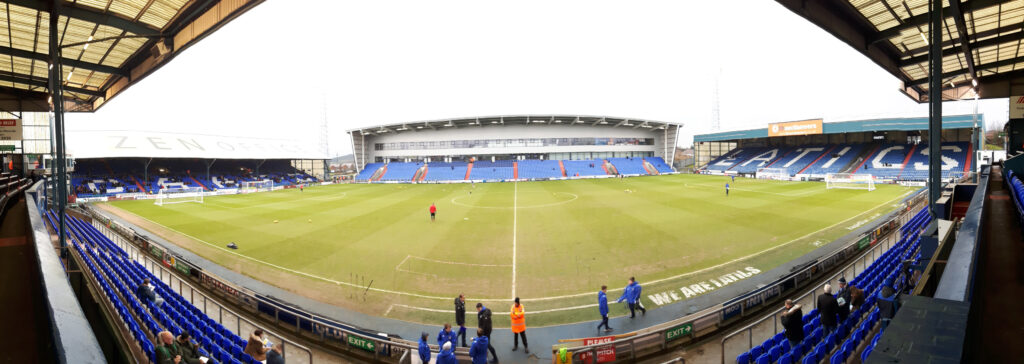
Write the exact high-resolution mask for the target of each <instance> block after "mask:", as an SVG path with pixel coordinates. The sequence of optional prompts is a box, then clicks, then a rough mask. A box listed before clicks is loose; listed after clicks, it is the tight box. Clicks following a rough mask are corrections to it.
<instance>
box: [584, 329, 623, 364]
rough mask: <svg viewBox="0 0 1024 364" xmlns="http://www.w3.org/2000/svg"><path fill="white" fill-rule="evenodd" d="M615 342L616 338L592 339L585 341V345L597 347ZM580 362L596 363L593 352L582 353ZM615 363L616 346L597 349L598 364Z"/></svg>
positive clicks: (586, 363)
mask: <svg viewBox="0 0 1024 364" xmlns="http://www.w3.org/2000/svg"><path fill="white" fill-rule="evenodd" d="M613 340H615V337H614V336H605V337H590V338H586V339H583V345H597V344H604V343H610V342H612V341H613ZM580 360H581V361H583V363H584V364H591V363H593V362H594V358H593V352H592V351H585V352H582V353H580ZM613 361H615V345H607V346H602V347H599V348H597V362H598V363H610V362H613Z"/></svg>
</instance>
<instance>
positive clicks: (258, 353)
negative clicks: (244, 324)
mask: <svg viewBox="0 0 1024 364" xmlns="http://www.w3.org/2000/svg"><path fill="white" fill-rule="evenodd" d="M268 350H270V349H269V348H267V346H266V345H265V344H264V343H263V330H262V329H256V331H253V333H252V335H249V342H248V343H246V344H245V350H244V352H245V353H246V354H249V356H251V357H252V358H253V359H256V361H266V360H267V351H268Z"/></svg>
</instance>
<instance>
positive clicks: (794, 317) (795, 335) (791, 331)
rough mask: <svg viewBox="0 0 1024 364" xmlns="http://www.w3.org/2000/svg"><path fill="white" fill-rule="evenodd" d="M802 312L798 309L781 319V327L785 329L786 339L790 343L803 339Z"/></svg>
mask: <svg viewBox="0 0 1024 364" xmlns="http://www.w3.org/2000/svg"><path fill="white" fill-rule="evenodd" d="M803 317H804V312H803V311H802V310H800V309H799V308H798V309H796V310H793V312H792V313H790V314H788V315H786V316H783V317H782V327H784V328H785V329H786V338H787V339H789V340H790V341H800V340H803V339H804V320H803Z"/></svg>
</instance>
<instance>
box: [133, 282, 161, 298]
mask: <svg viewBox="0 0 1024 364" xmlns="http://www.w3.org/2000/svg"><path fill="white" fill-rule="evenodd" d="M135 294H137V295H138V296H139V299H143V300H150V301H156V292H153V290H151V289H149V287H148V286H146V285H145V284H140V285H139V287H138V288H136V289H135Z"/></svg>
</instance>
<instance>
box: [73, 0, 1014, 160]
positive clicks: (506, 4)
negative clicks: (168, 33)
mask: <svg viewBox="0 0 1024 364" xmlns="http://www.w3.org/2000/svg"><path fill="white" fill-rule="evenodd" d="M719 69H721V77H720V104H719V109H720V115H721V117H720V120H721V128H722V130H736V129H747V128H756V127H764V126H765V125H766V124H767V123H770V122H777V121H787V120H799V119H807V118H817V117H822V118H824V119H825V122H829V121H839V120H856V119H868V118H879V117H908V116H925V115H927V109H926V106H925V105H918V104H916V103H913V102H911V101H910V99H909V98H907V97H906V96H904V95H903V94H901V93H899V91H897V85H898V83H897V81H896V79H895V78H894V77H892V76H890V75H889V74H887V73H885V72H884V71H882V69H881V68H880V67H878V66H877V65H875V64H874V63H872V62H871V61H869V60H868V59H867V58H866V57H864V56H863V55H861V54H859V53H857V52H856V51H854V50H853V49H852V48H850V47H849V46H847V45H846V44H844V43H842V42H841V41H839V40H838V39H836V38H835V37H833V36H831V35H829V34H828V33H826V32H824V31H822V30H821V29H820V28H818V27H816V26H814V25H812V24H811V23H809V22H807V21H805V20H804V19H803V18H800V17H799V16H797V15H795V14H793V13H791V12H789V11H788V10H786V9H785V8H783V7H782V6H781V5H778V4H777V3H776V2H774V1H766V0H731V1H679V0H659V1H628V2H623V1H603V0H601V1H597V0H574V1H550V0H547V1H539V0H530V1H503V2H498V1H471V0H462V1H414V0H408V1H406V0H386V1H337V0H269V1H267V2H265V3H263V4H261V5H259V6H257V7H256V8H255V9H253V10H251V11H249V12H248V13H246V14H244V15H243V16H241V17H240V18H238V19H236V20H234V21H232V22H231V23H229V24H228V25H227V26H225V27H223V28H221V29H220V30H218V31H217V32H215V33H214V34H212V35H211V36H209V37H207V38H206V39H204V40H203V41H201V42H199V43H198V44H197V45H195V46H193V47H191V48H189V49H188V50H186V51H185V52H184V53H182V54H181V55H179V56H178V57H177V58H175V59H174V60H173V61H172V62H170V63H169V64H168V65H166V66H164V67H163V68H161V69H160V70H159V71H157V72H156V73H154V74H152V75H150V76H149V77H148V78H146V79H145V80H143V81H142V82H140V83H139V84H136V85H135V86H133V87H132V88H130V89H129V90H128V91H126V92H125V93H123V94H121V95H119V96H118V97H116V98H115V99H113V100H111V101H110V102H109V103H108V104H107V105H105V106H103V107H102V108H101V109H100V111H98V112H96V113H94V114H69V116H68V127H67V128H68V129H69V130H82V129H129V130H153V131H170V132H195V133H207V134H226V135H239V136H251V137H278V138H288V139H305V140H308V141H309V143H314V144H315V143H318V140H319V134H320V125H321V122H322V120H323V115H324V110H325V109H326V115H327V120H328V124H329V141H330V153H331V155H338V154H348V153H350V152H351V146H350V143H349V141H348V136H347V134H345V131H346V130H349V129H352V128H357V127H362V126H370V125H374V124H380V123H393V122H402V121H417V120H429V119H441V118H449V117H464V116H486V115H502V114H548V113H551V114H585V115H607V116H618V117H633V118H643V119H652V120H661V121H671V122H681V123H685V124H686V126H685V127H684V128H683V131H682V132H681V136H680V139H681V142H680V144H681V145H683V146H689V145H690V144H691V143H692V136H693V135H694V134H700V133H706V132H710V131H711V130H710V127H711V110H712V96H711V95H712V90H713V89H714V84H715V78H716V77H715V74H716V73H718V72H719ZM973 107H974V102H973V101H970V102H957V103H946V104H945V106H944V112H945V114H947V115H949V114H968V113H971V112H973ZM1007 108H1008V107H1007V101H1006V99H998V100H988V101H982V102H981V108H980V110H981V112H983V113H984V114H985V118H986V119H988V120H989V124H990V125H992V124H994V121H999V123H998V124H999V125H1002V122H1004V121H1005V120H1006V119H1007Z"/></svg>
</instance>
